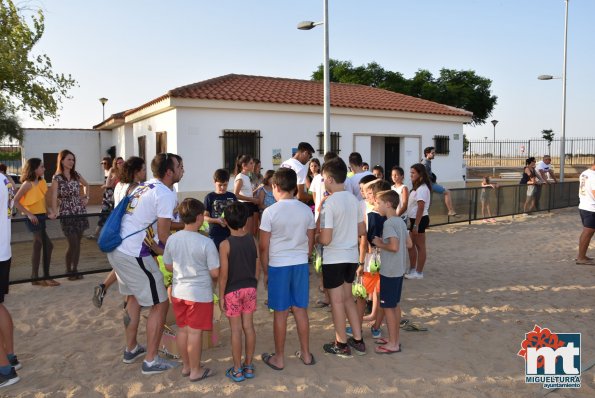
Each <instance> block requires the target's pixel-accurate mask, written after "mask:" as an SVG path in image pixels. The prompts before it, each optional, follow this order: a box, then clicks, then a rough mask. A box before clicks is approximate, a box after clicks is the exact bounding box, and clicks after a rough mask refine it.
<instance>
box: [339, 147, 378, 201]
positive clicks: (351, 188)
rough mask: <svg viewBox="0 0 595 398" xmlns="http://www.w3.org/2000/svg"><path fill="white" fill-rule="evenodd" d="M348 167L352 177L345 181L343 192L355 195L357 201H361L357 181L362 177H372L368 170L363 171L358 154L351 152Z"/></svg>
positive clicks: (360, 157) (362, 163)
mask: <svg viewBox="0 0 595 398" xmlns="http://www.w3.org/2000/svg"><path fill="white" fill-rule="evenodd" d="M349 167H351V171H353V175H352V176H351V177H349V178H348V179H347V180H346V181H345V190H346V191H347V192H351V193H352V194H354V195H355V197H356V198H357V200H362V199H363V198H362V195H361V193H360V189H359V180H361V179H362V177H364V176H369V175H372V173H371V172H370V170H364V162H363V160H362V155H360V154H359V153H358V152H352V153H351V155H349Z"/></svg>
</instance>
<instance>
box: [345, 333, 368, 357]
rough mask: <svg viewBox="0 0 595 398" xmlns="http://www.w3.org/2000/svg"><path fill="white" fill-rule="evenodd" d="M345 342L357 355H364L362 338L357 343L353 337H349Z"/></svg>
mask: <svg viewBox="0 0 595 398" xmlns="http://www.w3.org/2000/svg"><path fill="white" fill-rule="evenodd" d="M347 344H348V345H349V346H350V347H351V348H353V351H355V353H356V354H357V355H366V343H364V340H363V339H362V341H360V342H359V343H358V342H357V341H355V339H354V338H353V337H350V338H348V339H347Z"/></svg>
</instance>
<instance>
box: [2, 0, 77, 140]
mask: <svg viewBox="0 0 595 398" xmlns="http://www.w3.org/2000/svg"><path fill="white" fill-rule="evenodd" d="M21 11H23V10H21V9H19V8H17V7H16V6H15V4H14V3H13V1H12V0H0V139H2V138H4V137H10V138H15V139H19V140H20V139H22V130H21V128H20V126H19V122H18V119H17V117H16V114H17V112H19V111H22V112H25V113H27V114H29V115H31V117H33V118H35V119H37V120H41V121H43V120H45V119H46V118H52V119H53V118H56V117H57V116H58V111H59V110H60V109H61V108H60V107H61V104H62V101H63V99H64V98H70V97H69V96H68V90H70V89H71V88H72V87H73V86H74V85H75V84H76V81H75V80H74V79H73V78H72V77H71V76H70V75H68V76H65V75H64V74H59V73H54V71H53V70H52V62H51V60H50V58H49V57H48V56H47V55H46V54H39V55H35V54H33V53H32V51H33V47H34V46H35V45H36V44H37V43H38V42H39V40H40V39H41V37H42V36H43V32H44V29H45V25H44V16H43V12H42V11H41V10H37V11H36V12H34V13H33V15H32V16H31V25H29V24H28V23H27V20H26V19H25V17H24V16H23V15H21V14H22V12H21Z"/></svg>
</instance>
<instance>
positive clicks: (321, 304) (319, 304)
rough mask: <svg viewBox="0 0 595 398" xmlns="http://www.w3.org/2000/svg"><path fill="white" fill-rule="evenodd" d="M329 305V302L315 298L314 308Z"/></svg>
mask: <svg viewBox="0 0 595 398" xmlns="http://www.w3.org/2000/svg"><path fill="white" fill-rule="evenodd" d="M329 305H330V303H325V302H324V301H320V300H317V301H316V305H315V306H314V308H324V307H328V306H329Z"/></svg>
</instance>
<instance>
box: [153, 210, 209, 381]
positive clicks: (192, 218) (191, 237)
mask: <svg viewBox="0 0 595 398" xmlns="http://www.w3.org/2000/svg"><path fill="white" fill-rule="evenodd" d="M178 211H179V214H180V217H181V218H182V221H183V222H184V229H183V230H181V231H178V232H177V233H175V234H173V235H172V236H170V237H169V239H168V240H167V244H166V245H165V251H164V252H163V262H164V263H165V268H166V269H167V270H168V271H170V272H172V271H173V279H172V293H171V295H172V302H173V307H174V313H175V314H176V325H177V326H178V333H177V334H176V343H177V345H178V350H179V351H180V356H181V357H182V364H183V367H182V376H189V377H190V381H199V380H202V379H205V378H207V377H209V376H213V375H214V374H215V371H214V370H212V369H210V368H206V367H202V366H201V365H200V356H201V351H202V331H203V330H212V329H213V285H212V279H216V278H217V277H218V276H219V253H218V252H217V248H216V247H215V243H214V242H213V241H212V240H211V239H209V238H207V237H206V236H203V235H201V234H199V233H198V230H199V229H200V227H201V226H202V223H203V220H204V215H203V213H204V211H205V206H204V205H203V204H202V203H201V202H200V201H199V200H197V199H193V198H187V199H184V201H183V202H182V203H180V206H179V207H178Z"/></svg>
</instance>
